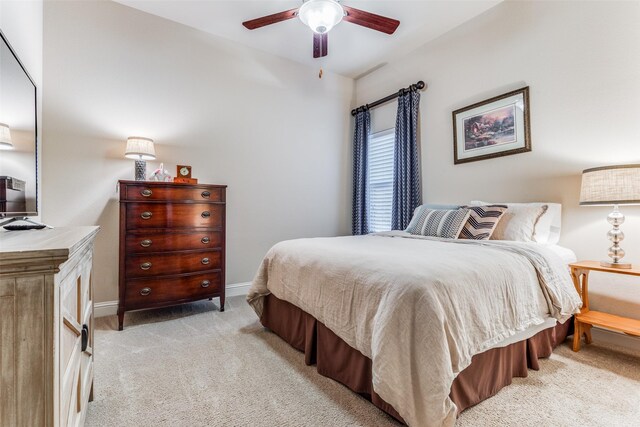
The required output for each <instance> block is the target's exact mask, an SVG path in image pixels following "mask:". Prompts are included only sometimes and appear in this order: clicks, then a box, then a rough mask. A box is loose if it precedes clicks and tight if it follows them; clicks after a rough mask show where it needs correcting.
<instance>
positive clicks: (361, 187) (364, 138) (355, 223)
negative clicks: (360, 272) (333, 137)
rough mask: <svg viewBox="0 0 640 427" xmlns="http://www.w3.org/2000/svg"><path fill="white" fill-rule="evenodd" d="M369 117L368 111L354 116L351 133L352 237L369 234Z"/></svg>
mask: <svg viewBox="0 0 640 427" xmlns="http://www.w3.org/2000/svg"><path fill="white" fill-rule="evenodd" d="M370 127H371V116H370V115H369V111H368V110H367V111H360V112H358V113H357V114H356V123H355V129H354V132H353V217H352V229H351V231H352V233H353V235H354V236H356V235H360V234H367V233H368V232H369V191H368V189H367V174H368V169H369V167H368V165H367V150H368V145H369V130H370Z"/></svg>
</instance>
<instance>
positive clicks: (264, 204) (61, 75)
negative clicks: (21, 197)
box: [43, 1, 353, 301]
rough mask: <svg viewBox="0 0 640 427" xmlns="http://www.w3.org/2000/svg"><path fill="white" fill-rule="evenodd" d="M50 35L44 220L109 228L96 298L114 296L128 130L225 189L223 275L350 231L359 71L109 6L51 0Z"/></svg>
mask: <svg viewBox="0 0 640 427" xmlns="http://www.w3.org/2000/svg"><path fill="white" fill-rule="evenodd" d="M44 34H45V43H44V72H45V84H46V86H47V93H46V98H45V104H44V116H45V127H44V150H43V152H44V158H43V171H44V180H43V193H44V211H43V219H44V220H45V221H46V222H48V223H51V224H53V225H58V226H63V225H76V224H97V225H100V226H101V227H102V230H101V232H100V234H99V237H98V241H97V248H96V257H95V259H96V263H95V270H96V274H95V287H96V300H97V301H110V300H115V299H117V287H118V283H117V278H118V194H116V191H115V190H116V183H117V181H118V179H133V161H131V160H128V159H125V158H124V148H125V140H126V138H127V136H130V135H140V136H146V137H150V138H153V139H154V140H155V141H156V152H157V155H158V160H159V161H163V162H164V163H165V167H166V168H167V169H168V170H169V171H170V172H171V173H172V174H175V165H176V164H177V163H179V164H189V165H192V166H193V176H194V177H196V178H198V179H199V180H200V182H203V183H213V184H227V185H228V186H229V188H228V190H227V191H228V192H227V251H228V252H227V282H228V283H237V282H244V281H249V280H251V279H252V278H253V275H254V274H255V271H256V270H257V267H258V265H259V263H260V261H261V259H262V257H263V256H264V254H265V253H266V251H267V250H268V249H269V247H270V246H271V245H273V244H274V243H276V242H278V241H280V240H284V239H288V238H295V237H306V236H333V235H340V234H346V233H348V232H349V230H350V206H351V202H350V194H351V187H350V182H351V172H350V164H349V162H350V160H349V158H350V154H349V153H350V149H349V144H348V141H349V140H350V136H349V133H350V130H349V127H350V120H349V119H350V115H349V108H350V107H351V104H352V95H353V80H351V79H347V78H343V77H340V76H337V75H334V74H331V73H325V74H324V77H323V78H322V80H319V79H318V75H317V74H318V73H317V69H312V68H308V67H306V66H302V65H299V64H296V63H294V62H291V61H288V60H284V59H281V58H277V57H275V56H272V55H269V54H266V53H262V52H259V51H256V50H252V49H249V48H247V47H243V46H241V45H238V44H235V43H232V42H229V41H226V40H224V39H221V38H217V37H215V36H211V35H208V34H205V33H203V32H200V31H197V30H194V29H191V28H188V27H186V26H183V25H180V24H177V23H174V22H171V21H167V20H164V19H161V18H158V17H155V16H152V15H148V14H145V13H143V12H140V11H137V10H135V9H131V8H128V7H126V6H123V5H120V4H117V3H112V2H104V1H100V2H95V1H81V2H72V1H64V2H46V3H45V7H44ZM158 163H159V162H151V165H149V169H151V166H157V164H158Z"/></svg>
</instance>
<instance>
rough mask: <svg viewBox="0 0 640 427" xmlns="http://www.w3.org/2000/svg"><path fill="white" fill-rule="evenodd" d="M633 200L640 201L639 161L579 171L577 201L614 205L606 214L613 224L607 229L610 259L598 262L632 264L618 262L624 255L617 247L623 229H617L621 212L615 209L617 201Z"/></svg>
mask: <svg viewBox="0 0 640 427" xmlns="http://www.w3.org/2000/svg"><path fill="white" fill-rule="evenodd" d="M634 204H640V164H636V165H620V166H603V167H599V168H591V169H585V170H584V171H582V186H581V188H580V205H582V206H585V205H586V206H589V205H591V206H603V205H605V206H606V205H613V212H611V213H610V214H609V216H608V217H607V220H608V221H609V223H610V224H611V225H612V226H613V228H612V229H611V230H610V231H609V232H608V233H607V237H609V240H611V242H613V245H612V246H611V247H610V248H609V257H610V258H611V260H612V262H608V261H602V262H601V263H600V265H602V266H603V267H613V268H631V264H628V263H623V262H620V260H621V259H622V258H623V257H624V255H625V253H624V250H623V249H622V248H621V247H620V242H621V241H622V240H624V233H623V232H622V230H620V225H622V223H624V215H623V214H622V213H621V212H620V211H619V210H618V205H634Z"/></svg>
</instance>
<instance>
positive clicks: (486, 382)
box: [260, 295, 573, 422]
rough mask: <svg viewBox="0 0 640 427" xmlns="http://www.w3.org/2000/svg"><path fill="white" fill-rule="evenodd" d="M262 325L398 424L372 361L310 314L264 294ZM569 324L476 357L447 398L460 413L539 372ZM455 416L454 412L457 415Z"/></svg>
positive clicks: (396, 415)
mask: <svg viewBox="0 0 640 427" xmlns="http://www.w3.org/2000/svg"><path fill="white" fill-rule="evenodd" d="M260 322H262V324H263V325H264V326H265V327H266V328H269V329H270V330H272V331H273V332H274V333H275V334H276V335H278V336H279V337H280V338H282V339H283V340H285V341H286V342H288V343H289V344H290V345H291V346H292V347H293V348H295V349H297V350H299V351H302V352H304V361H305V363H306V364H307V365H313V364H316V365H317V370H318V373H319V374H320V375H324V376H325V377H329V378H331V379H333V380H335V381H338V382H340V383H342V384H344V385H345V386H347V387H348V388H350V389H351V390H352V391H354V392H356V393H358V394H360V395H361V396H363V397H365V398H366V399H368V400H370V401H371V402H372V403H373V404H374V405H376V406H377V407H378V408H380V409H382V410H383V411H385V412H386V413H388V414H390V415H391V416H393V417H394V418H396V419H398V420H399V421H402V422H404V421H403V420H402V417H400V415H399V414H398V412H396V410H395V409H394V408H393V406H391V405H390V404H388V403H387V402H385V401H384V400H383V399H382V398H381V397H380V396H378V395H377V394H376V392H375V391H373V385H372V382H371V378H372V377H371V359H369V358H368V357H366V356H364V355H363V354H362V353H360V352H359V351H358V350H356V349H354V348H353V347H351V346H349V345H348V344H347V343H346V342H344V341H343V340H342V339H341V338H340V337H338V336H337V335H336V334H334V333H333V332H332V331H331V330H329V329H328V328H327V327H326V326H325V325H323V324H322V323H321V322H318V321H317V320H316V319H315V318H314V317H313V316H311V315H310V314H308V313H306V312H305V311H303V310H301V309H300V308H298V307H296V306H295V305H293V304H291V303H289V302H287V301H283V300H281V299H278V298H277V297H275V296H273V295H268V296H266V297H265V300H264V311H263V313H262V317H261V318H260ZM572 326H573V322H571V321H567V322H565V323H564V324H558V325H556V327H555V328H549V329H545V330H543V331H540V332H538V333H537V334H536V335H534V336H533V337H531V338H529V339H527V340H523V341H519V342H516V343H513V344H510V345H508V346H506V347H501V348H493V349H491V350H487V351H485V352H484V353H480V354H477V355H475V356H473V359H471V365H469V367H467V368H466V369H465V370H463V371H462V372H461V373H460V374H459V375H458V376H457V377H456V379H455V380H454V381H453V384H452V386H451V394H450V397H451V399H452V400H453V401H454V402H455V404H456V406H457V407H458V411H459V412H461V411H463V410H465V409H466V408H469V407H471V406H473V405H475V404H477V403H480V402H482V401H483V400H485V399H487V398H489V397H491V396H493V395H494V394H496V393H497V392H498V391H500V389H501V388H503V387H505V386H507V385H509V384H511V380H512V378H515V377H526V376H527V370H528V369H534V370H538V369H539V364H538V359H539V358H544V357H549V356H550V355H551V352H552V351H553V349H554V348H555V347H556V346H558V345H559V344H560V343H562V342H563V341H564V340H565V339H566V337H567V335H570V334H571V333H572V331H570V329H572ZM459 412H458V413H459Z"/></svg>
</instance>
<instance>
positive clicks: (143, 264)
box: [140, 262, 151, 270]
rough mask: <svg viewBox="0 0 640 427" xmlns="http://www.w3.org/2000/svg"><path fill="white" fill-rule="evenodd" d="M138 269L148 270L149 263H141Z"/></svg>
mask: <svg viewBox="0 0 640 427" xmlns="http://www.w3.org/2000/svg"><path fill="white" fill-rule="evenodd" d="M140 268H141V269H143V270H148V269H150V268H151V263H150V262H143V263H142V264H140Z"/></svg>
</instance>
